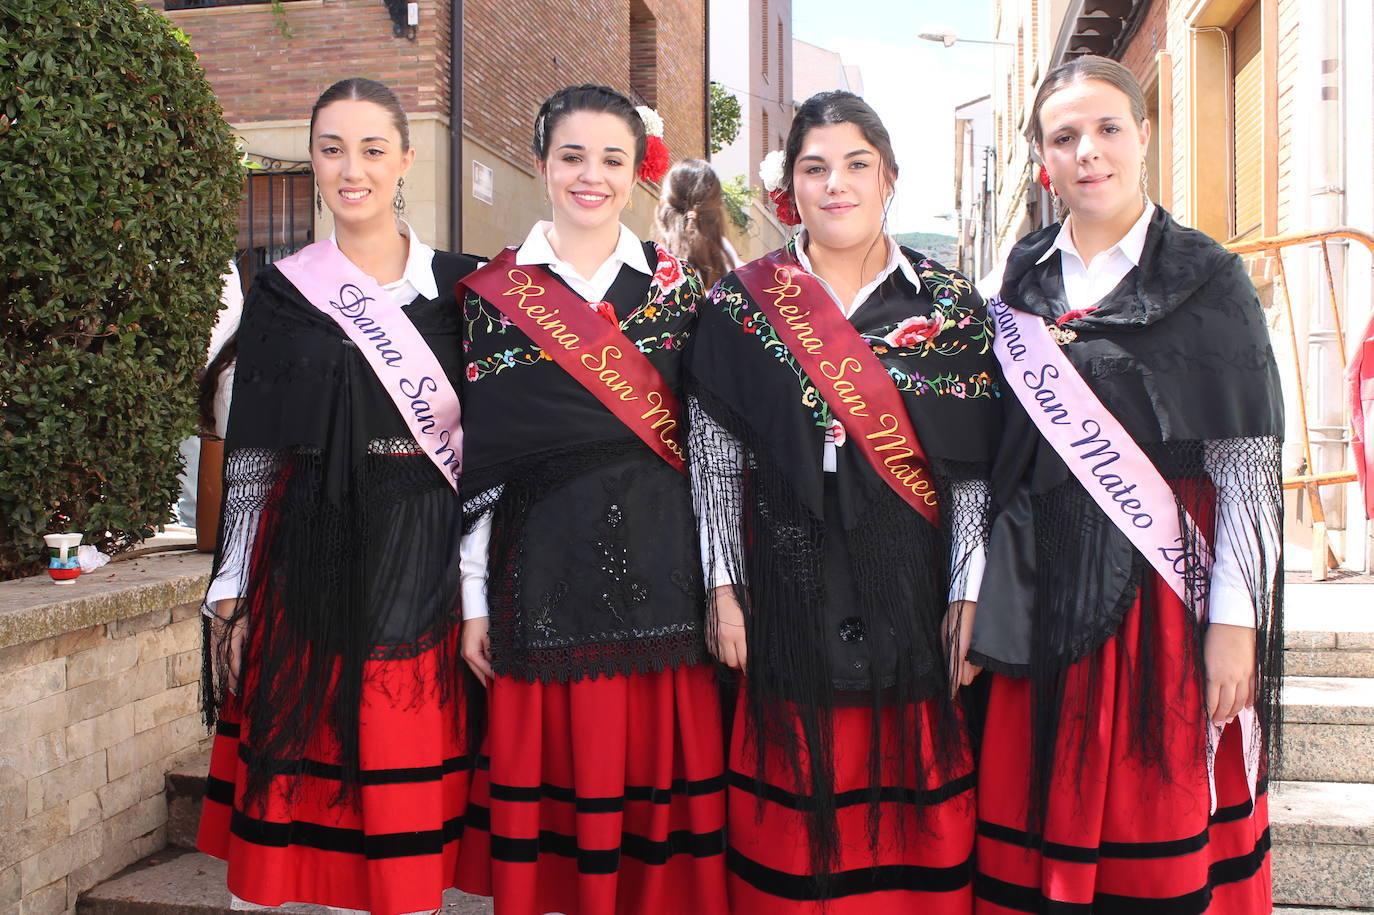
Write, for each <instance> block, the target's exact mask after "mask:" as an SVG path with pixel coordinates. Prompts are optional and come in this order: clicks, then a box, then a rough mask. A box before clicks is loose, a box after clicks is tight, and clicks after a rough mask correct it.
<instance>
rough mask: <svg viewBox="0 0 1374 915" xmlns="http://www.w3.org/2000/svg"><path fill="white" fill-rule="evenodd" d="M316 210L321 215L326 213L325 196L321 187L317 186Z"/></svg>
mask: <svg viewBox="0 0 1374 915" xmlns="http://www.w3.org/2000/svg"><path fill="white" fill-rule="evenodd" d="M315 212H316V213H317V214H318V215H320V216H323V215H324V197H323V196H321V194H320V189H319V188H315Z"/></svg>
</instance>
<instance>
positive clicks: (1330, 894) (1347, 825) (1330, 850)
mask: <svg viewBox="0 0 1374 915" xmlns="http://www.w3.org/2000/svg"><path fill="white" fill-rule="evenodd" d="M1269 820H1270V829H1271V833H1270V835H1271V837H1272V838H1273V843H1274V845H1273V847H1274V859H1273V861H1274V901H1275V902H1276V903H1279V904H1281V905H1295V906H1307V907H1308V908H1311V907H1314V906H1328V907H1337V908H1339V907H1344V908H1346V909H1352V910H1355V911H1360V910H1361V909H1362V908H1363V909H1364V910H1365V911H1369V910H1370V908H1371V907H1374V785H1355V784H1344V783H1323V782H1275V783H1274V784H1273V785H1271V786H1270V793H1269ZM1290 915H1293V913H1290ZM1328 915H1334V913H1329V912H1328Z"/></svg>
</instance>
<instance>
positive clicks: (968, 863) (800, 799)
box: [729, 693, 974, 915]
mask: <svg viewBox="0 0 1374 915" xmlns="http://www.w3.org/2000/svg"><path fill="white" fill-rule="evenodd" d="M745 702H746V699H745V697H744V695H743V694H742V693H741V696H740V700H739V703H738V704H737V705H736V707H735V724H734V729H733V731H732V734H731V741H730V743H731V747H730V808H729V830H730V851H729V864H730V905H731V910H732V911H734V912H739V913H748V915H783V913H786V915H793V913H817V915H821V913H824V915H883V913H888V912H892V913H897V912H902V913H909V912H920V913H923V915H968V913H970V912H971V911H972V908H973V887H972V878H973V864H972V860H971V858H972V854H973V829H974V800H973V782H974V776H973V772H972V771H971V770H972V758H971V754H968V753H965V754H964V759H963V761H962V762H961V763H960V764H958V765H957V766H956V767H955V769H954V771H950V772H938V771H923V772H916V771H905V772H903V771H899V769H898V766H897V764H896V762H895V761H894V757H895V756H896V754H895V753H893V752H885V753H884V754H883V756H884V760H883V767H882V769H883V771H882V777H883V785H884V787H885V789H886V790H885V791H884V800H883V801H882V802H881V814H882V815H881V818H880V819H879V835H878V842H877V844H876V845H874V844H873V842H872V841H871V839H870V832H869V810H870V805H869V803H868V802H867V800H866V798H865V796H864V795H865V793H866V791H865V789H867V788H868V787H869V784H870V778H869V749H870V747H871V745H872V741H871V736H870V735H871V730H870V726H871V724H872V720H873V719H872V715H873V712H872V710H871V709H869V708H868V707H841V708H837V709H835V711H834V712H833V719H832V728H833V735H834V743H833V746H834V759H833V765H834V772H835V793H836V795H837V797H836V805H837V811H836V816H837V820H838V823H837V825H838V827H839V841H840V859H839V866H838V867H837V868H836V872H835V873H834V874H832V875H830V877H829V878H828V880H827V881H826V882H825V884H821V883H819V882H818V881H817V880H816V878H815V875H814V871H813V869H812V863H811V848H810V841H809V838H808V836H809V829H810V824H809V814H808V813H807V812H806V809H807V806H808V804H807V801H808V798H807V797H806V795H805V794H804V792H805V788H804V787H801V786H799V785H798V784H797V781H796V778H795V775H794V772H793V770H792V768H791V767H790V765H788V764H787V763H786V761H784V760H783V759H781V758H780V754H779V753H776V752H773V753H769V754H767V757H766V759H765V768H764V782H765V784H764V785H762V786H759V785H758V782H757V780H756V778H755V775H756V773H757V771H758V770H757V756H756V755H755V754H756V750H755V747H754V742H753V740H752V739H750V738H749V736H748V735H747V733H746V730H747V728H746V721H745V717H746V713H745V705H744V703H745ZM898 713H899V710H898V709H896V708H887V709H884V710H883V711H882V713H881V714H882V715H883V716H884V717H885V718H888V717H894V716H896V715H897V714H898ZM906 714H909V715H916V716H919V717H920V719H922V720H920V721H919V722H918V723H917V728H916V731H915V732H916V733H919V734H921V735H924V736H923V738H922V739H923V741H925V743H926V746H924V747H923V748H922V750H923V752H922V754H921V756H922V758H925V759H929V758H932V757H933V755H934V754H933V751H932V750H931V747H930V742H929V741H930V738H929V735H930V734H931V733H932V728H933V723H932V719H933V715H932V714H931V707H930V703H921V704H918V705H915V706H907V707H906ZM893 732H894V729H893V728H891V727H885V728H883V730H882V733H884V734H889V735H890V734H893ZM894 796H895V797H897V798H899V799H898V800H887V798H889V797H894ZM918 805H919V807H920V810H919V812H918V809H917V808H918Z"/></svg>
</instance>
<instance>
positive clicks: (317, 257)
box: [276, 240, 463, 492]
mask: <svg viewBox="0 0 1374 915" xmlns="http://www.w3.org/2000/svg"><path fill="white" fill-rule="evenodd" d="M276 267H277V269H278V270H280V271H281V272H282V275H283V276H285V277H286V278H287V279H288V280H290V281H291V284H292V285H293V286H295V287H296V288H297V289H298V290H300V293H301V295H303V296H305V298H306V300H307V301H309V302H310V304H311V305H314V306H315V307H316V308H318V309H319V310H320V311H321V312H323V313H324V314H325V315H326V316H327V317H329V319H330V320H332V321H333V322H334V323H336V324H338V325H339V327H340V328H341V329H342V330H343V332H344V333H345V334H347V335H348V339H350V340H352V341H353V343H354V344H356V345H357V347H358V351H359V352H361V353H362V354H363V358H364V359H366V360H367V364H368V365H369V366H370V367H371V368H372V371H373V372H374V373H375V374H376V376H377V380H378V381H380V382H381V383H382V387H383V388H385V389H386V393H387V395H388V396H389V397H390V398H391V402H392V403H394V404H395V405H396V409H397V410H399V411H400V413H401V418H402V419H404V420H405V424H406V426H407V427H408V428H409V429H410V434H411V435H413V436H414V437H415V441H416V442H417V443H418V444H419V446H420V448H421V450H423V451H424V453H425V456H426V457H428V458H429V459H430V460H431V461H433V462H434V466H435V467H438V468H439V471H440V472H441V473H442V474H443V475H444V479H445V480H447V481H448V483H449V485H450V486H452V487H453V490H454V492H457V491H458V478H459V477H460V476H461V474H462V466H463V429H462V425H461V423H460V418H461V410H460V407H459V405H458V392H457V391H455V390H454V389H453V385H452V383H450V382H449V380H448V376H447V375H446V374H444V369H443V366H441V365H440V364H439V360H438V359H437V358H435V356H434V352H433V351H432V350H431V349H430V348H429V344H427V343H425V339H424V337H422V336H421V335H420V332H419V331H418V330H416V329H415V325H414V324H412V323H411V322H410V318H408V317H407V316H406V314H405V312H404V311H402V310H401V306H399V305H397V304H396V301H395V300H394V299H393V298H392V297H391V294H390V293H388V292H387V291H386V290H385V289H383V288H382V287H381V286H380V285H378V284H377V281H376V280H374V279H373V278H372V277H370V276H368V275H367V274H365V273H363V271H361V270H359V269H358V267H357V266H356V265H355V264H354V263H353V262H352V261H350V260H349V259H348V258H346V257H344V255H343V252H341V251H340V250H339V249H338V247H337V246H336V245H335V244H334V243H333V242H332V241H328V240H325V241H317V242H315V243H314V244H312V245H308V246H307V247H305V248H303V249H302V250H300V251H297V252H296V253H295V254H293V255H291V256H290V257H288V258H285V259H284V260H279V261H276Z"/></svg>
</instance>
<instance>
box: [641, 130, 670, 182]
mask: <svg viewBox="0 0 1374 915" xmlns="http://www.w3.org/2000/svg"><path fill="white" fill-rule="evenodd" d="M672 158H673V157H672V156H671V155H669V153H668V144H667V143H664V142H663V138H662V137H656V136H654V135H653V134H649V136H648V137H646V138H645V140H644V161H643V162H641V163H639V177H640V178H641V179H642V180H644V181H649V182H652V183H653V184H658V183H659V182H660V181H662V180H663V176H664V175H666V174H667V173H668V166H669V165H670V164H671V163H672Z"/></svg>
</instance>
